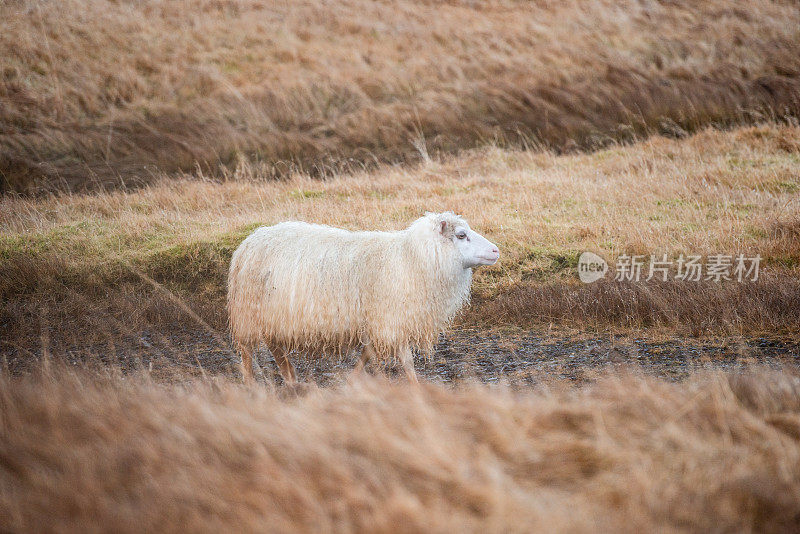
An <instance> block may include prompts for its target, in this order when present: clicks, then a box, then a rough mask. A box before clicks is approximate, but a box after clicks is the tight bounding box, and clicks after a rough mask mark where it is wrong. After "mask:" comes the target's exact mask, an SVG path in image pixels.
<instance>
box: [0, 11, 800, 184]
mask: <svg viewBox="0 0 800 534" xmlns="http://www.w3.org/2000/svg"><path fill="white" fill-rule="evenodd" d="M0 21H2V22H0V25H2V26H1V27H0V30H1V31H0V57H2V58H3V62H2V69H1V70H2V71H1V72H0V99H1V100H2V105H0V178H1V179H2V182H0V183H2V189H3V190H12V191H22V192H37V191H52V190H85V189H96V188H108V187H120V186H123V187H124V186H132V185H137V184H142V183H147V182H151V181H152V180H153V177H154V176H157V175H158V171H159V170H161V171H167V172H171V171H175V170H179V169H182V170H189V169H194V168H195V165H197V164H200V165H201V166H202V168H203V169H205V170H206V171H209V170H211V171H216V169H217V167H218V165H220V164H223V165H235V163H236V162H237V161H239V160H241V159H253V160H259V161H262V162H265V164H266V165H265V168H266V169H268V172H269V174H271V175H273V176H275V175H286V174H290V171H291V170H292V169H297V168H302V169H305V170H306V171H307V172H309V173H312V174H317V175H329V174H331V173H335V172H336V170H337V169H339V170H340V169H342V168H350V169H353V168H360V167H361V166H363V165H368V164H371V163H373V162H375V161H399V160H408V159H419V157H420V155H422V156H423V157H427V156H428V154H434V153H436V152H438V151H454V150H460V149H463V148H469V147H473V146H475V145H476V144H485V143H486V142H487V141H492V142H501V143H506V142H507V143H519V144H524V143H536V144H543V145H546V146H548V147H552V148H556V149H559V150H561V149H569V148H571V147H597V146H604V145H607V144H609V143H610V142H613V141H615V140H616V141H627V140H631V139H634V138H636V137H638V136H641V135H643V134H648V133H650V132H661V133H666V134H669V135H673V136H682V135H684V134H685V133H686V132H687V131H693V130H695V129H697V128H698V127H699V126H704V125H709V124H716V125H726V124H732V123H741V122H752V121H754V120H755V121H761V120H764V119H765V118H783V117H795V118H796V117H797V116H798V112H799V111H800V100H798V95H799V94H800V55H799V54H797V50H798V47H799V46H800V8H799V7H798V5H797V4H796V3H795V2H783V1H766V0H758V1H755V2H753V1H744V0H738V1H731V0H706V1H702V2H695V1H692V0H681V1H673V2H646V3H642V2H638V1H635V0H625V1H622V2H619V1H612V0H592V1H577V0H575V1H566V2H512V1H505V0H497V1H490V2H460V1H453V2H425V1H411V0H402V1H400V2H371V1H366V0H353V1H347V2H322V3H320V2H316V1H303V2H264V1H254V0H167V1H155V0H147V1H137V2H130V1H121V2H108V1H106V0H62V1H57V2H56V1H52V2H51V1H41V0H13V1H9V2H2V3H1V4H0Z"/></svg>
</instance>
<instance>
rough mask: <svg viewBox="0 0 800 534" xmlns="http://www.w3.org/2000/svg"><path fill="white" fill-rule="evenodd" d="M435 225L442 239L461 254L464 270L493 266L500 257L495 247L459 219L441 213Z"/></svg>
mask: <svg viewBox="0 0 800 534" xmlns="http://www.w3.org/2000/svg"><path fill="white" fill-rule="evenodd" d="M436 224H437V230H438V231H439V233H441V234H442V237H444V238H445V239H448V240H450V241H452V242H453V244H454V246H455V247H456V250H458V252H459V253H460V254H461V261H462V262H463V265H464V268H465V269H469V268H472V267H479V266H481V265H493V264H494V263H496V262H497V259H498V258H499V257H500V251H499V250H498V249H497V246H496V245H495V244H494V243H492V242H491V241H489V240H488V239H486V238H485V237H483V236H482V235H481V234H479V233H478V232H476V231H474V230H472V229H471V228H470V227H469V225H468V224H467V222H466V221H465V220H463V219H462V218H461V217H457V216H455V215H453V214H452V213H442V214H441V215H439V216H438V217H437V218H436Z"/></svg>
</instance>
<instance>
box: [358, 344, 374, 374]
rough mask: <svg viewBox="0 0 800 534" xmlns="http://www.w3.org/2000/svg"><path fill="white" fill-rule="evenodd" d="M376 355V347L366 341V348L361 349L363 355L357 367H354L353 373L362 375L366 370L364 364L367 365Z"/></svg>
mask: <svg viewBox="0 0 800 534" xmlns="http://www.w3.org/2000/svg"><path fill="white" fill-rule="evenodd" d="M375 356H376V354H375V349H374V348H373V346H372V343H366V344H365V345H364V348H363V349H362V350H361V357H360V358H359V359H358V363H356V367H355V369H353V374H354V375H360V374H361V373H362V372H363V370H364V366H365V365H367V363H368V362H369V361H370V360H371V359H372V358H374V357H375Z"/></svg>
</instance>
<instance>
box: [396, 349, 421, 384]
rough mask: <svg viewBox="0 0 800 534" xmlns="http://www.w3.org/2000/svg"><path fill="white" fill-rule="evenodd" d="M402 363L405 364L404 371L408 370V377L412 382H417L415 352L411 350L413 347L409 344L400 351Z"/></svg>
mask: <svg viewBox="0 0 800 534" xmlns="http://www.w3.org/2000/svg"><path fill="white" fill-rule="evenodd" d="M398 357H399V358H400V363H402V364H403V371H405V372H406V378H408V381H409V382H411V383H412V384H416V383H417V373H416V372H415V371H414V353H413V352H411V347H409V346H408V345H405V346H403V347H402V348H401V349H400V351H399V352H398Z"/></svg>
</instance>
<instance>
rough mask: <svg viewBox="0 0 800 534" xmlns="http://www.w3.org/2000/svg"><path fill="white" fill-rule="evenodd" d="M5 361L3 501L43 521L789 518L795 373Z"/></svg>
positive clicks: (771, 525)
mask: <svg viewBox="0 0 800 534" xmlns="http://www.w3.org/2000/svg"><path fill="white" fill-rule="evenodd" d="M51 373H52V374H50V375H46V376H45V377H44V378H37V377H36V376H33V377H27V378H23V379H17V380H9V379H8V378H7V377H6V376H3V377H2V379H0V380H1V381H0V419H1V420H2V421H3V427H2V431H0V516H1V517H3V518H4V521H3V522H4V525H5V527H6V528H8V529H10V530H13V531H21V532H50V531H59V532H64V531H86V530H92V531H114V532H141V531H158V532H170V531H187V530H188V531H195V532H220V531H237V532H251V531H252V532H262V531H264V530H265V529H266V530H271V531H285V532H288V531H348V532H350V531H353V532H398V531H401V532H452V531H454V530H455V531H458V532H468V531H481V532H531V531H547V532H595V531H598V530H601V531H609V532H612V531H613V532H673V531H675V532H679V531H692V532H708V531H726V532H727V531H730V532H791V531H797V529H798V528H800V523H799V521H800V516H798V510H799V509H800V377H798V376H797V374H796V371H794V372H793V371H791V370H786V371H784V372H776V371H774V370H768V369H765V368H756V369H750V370H745V371H744V372H742V373H738V374H736V375H727V376H726V375H723V374H721V373H695V374H694V375H693V376H692V377H691V378H690V379H688V380H686V381H684V382H680V383H669V382H666V381H661V380H655V379H645V378H641V377H635V376H626V375H624V374H623V375H622V376H619V375H617V376H613V377H604V378H602V379H601V380H600V381H598V382H597V383H596V384H594V385H591V386H585V387H580V388H578V387H575V386H573V385H569V384H565V383H563V382H557V381H552V380H550V381H547V379H546V376H543V377H542V380H543V381H544V383H541V382H540V383H539V386H538V387H537V388H534V389H533V391H532V390H530V389H526V390H524V391H518V392H513V391H509V390H508V389H505V388H502V387H499V388H498V387H495V388H488V387H486V386H479V385H469V384H467V385H462V386H461V387H459V388H448V387H445V386H442V385H435V384H423V385H422V387H421V388H420V389H414V388H412V387H410V386H409V385H408V384H407V383H404V382H401V383H392V382H389V381H387V380H376V379H369V380H364V381H359V382H356V383H351V384H350V385H347V386H344V387H341V388H331V389H316V388H313V387H312V388H311V391H310V392H308V394H306V395H305V396H303V397H301V398H292V399H290V400H281V398H280V397H281V395H280V394H275V393H274V392H267V391H265V390H264V389H263V388H259V389H258V390H255V389H252V390H247V389H244V388H242V387H241V386H236V385H235V384H232V383H230V382H227V381H222V380H217V381H214V382H213V383H211V384H209V383H205V382H204V383H201V384H199V385H195V386H186V385H184V386H176V387H164V386H160V385H158V384H154V383H153V382H152V381H150V380H149V379H148V378H147V377H136V376H132V377H131V376H129V377H127V378H125V379H121V378H119V377H116V378H110V377H108V375H106V376H105V377H104V378H103V377H101V378H98V377H91V376H86V375H85V374H80V373H77V374H76V373H75V371H74V370H72V369H65V368H59V367H56V368H53V369H52V370H51Z"/></svg>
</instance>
